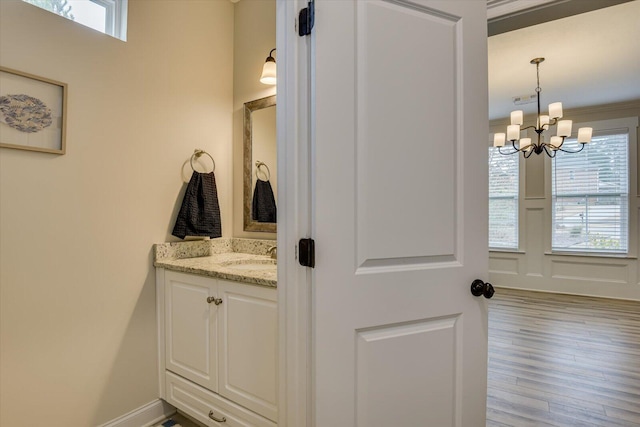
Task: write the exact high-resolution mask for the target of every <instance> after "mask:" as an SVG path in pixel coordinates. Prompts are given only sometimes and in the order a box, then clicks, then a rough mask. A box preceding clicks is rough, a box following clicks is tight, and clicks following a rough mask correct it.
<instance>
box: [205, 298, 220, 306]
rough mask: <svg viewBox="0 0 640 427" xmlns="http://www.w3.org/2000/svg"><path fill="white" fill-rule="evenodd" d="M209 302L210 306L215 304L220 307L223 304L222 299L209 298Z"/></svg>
mask: <svg viewBox="0 0 640 427" xmlns="http://www.w3.org/2000/svg"><path fill="white" fill-rule="evenodd" d="M207 302H208V303H209V304H211V303H214V304H215V305H220V304H222V298H216V297H207Z"/></svg>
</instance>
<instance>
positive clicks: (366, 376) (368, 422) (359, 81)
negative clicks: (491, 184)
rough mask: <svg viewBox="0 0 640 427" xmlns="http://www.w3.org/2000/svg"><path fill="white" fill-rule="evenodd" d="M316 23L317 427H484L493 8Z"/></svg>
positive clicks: (364, 6)
mask: <svg viewBox="0 0 640 427" xmlns="http://www.w3.org/2000/svg"><path fill="white" fill-rule="evenodd" d="M315 17H316V23H315V29H314V34H313V36H312V41H311V46H312V58H314V59H313V62H314V63H315V64H314V72H315V77H314V84H315V87H314V91H313V92H312V93H313V95H312V96H313V98H312V100H313V101H312V105H315V114H312V115H313V117H314V125H315V131H314V132H313V133H312V135H314V137H315V140H314V141H313V145H312V146H313V149H314V156H313V168H314V178H315V183H314V192H313V194H314V200H313V204H314V205H313V206H314V207H313V209H312V212H313V216H314V217H313V224H314V230H313V237H314V238H315V241H316V268H315V269H314V270H313V292H314V296H313V304H314V305H313V310H314V314H313V323H314V331H313V355H314V371H313V381H314V393H315V395H314V398H313V400H314V403H315V405H314V415H313V418H314V421H315V426H316V427H329V426H335V427H338V426H340V427H345V426H359V427H376V426H394V427H399V426H405V427H445V426H465V427H470V426H484V425H485V411H486V409H485V404H486V357H487V305H486V300H485V299H484V298H481V297H480V298H477V297H474V296H472V295H471V293H470V285H471V282H472V281H473V280H474V279H476V278H479V279H486V277H487V268H488V267H487V256H488V250H487V181H486V180H487V171H486V168H487V144H486V139H487V134H488V119H487V49H486V43H487V33H486V26H487V21H486V1H485V0H475V1H474V0H467V1H464V0H456V1H451V0H448V1H429V0H411V1H409V0H386V1H382V0H357V1H356V0H340V1H336V0H316V13H315ZM313 62H312V64H313Z"/></svg>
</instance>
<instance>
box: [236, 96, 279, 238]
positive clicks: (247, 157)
mask: <svg viewBox="0 0 640 427" xmlns="http://www.w3.org/2000/svg"><path fill="white" fill-rule="evenodd" d="M275 105H276V96H275V95H272V96H267V97H266V98H261V99H256V100H255V101H249V102H245V103H244V132H243V156H244V159H243V160H244V161H243V167H242V174H243V185H244V191H243V195H244V197H243V199H244V200H243V202H244V203H243V209H242V210H243V217H244V231H263V232H269V233H275V232H276V231H277V223H273V222H258V221H254V220H253V219H252V218H251V202H252V199H253V195H252V194H251V190H252V188H253V182H252V180H253V173H252V171H253V167H252V164H253V156H252V154H253V143H252V130H251V128H252V121H251V113H253V112H254V111H256V110H262V109H263V108H268V107H272V106H275Z"/></svg>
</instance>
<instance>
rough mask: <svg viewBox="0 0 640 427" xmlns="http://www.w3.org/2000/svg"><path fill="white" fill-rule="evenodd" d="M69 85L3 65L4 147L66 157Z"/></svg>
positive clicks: (0, 132) (0, 142)
mask: <svg viewBox="0 0 640 427" xmlns="http://www.w3.org/2000/svg"><path fill="white" fill-rule="evenodd" d="M66 122H67V84H66V83H62V82H58V81H55V80H51V79H47V78H45V77H40V76H35V75H33V74H29V73H25V72H22V71H17V70H13V69H11V68H6V67H2V66H0V147H2V148H14V149H18V150H28V151H39V152H43V153H52V154H65V152H66Z"/></svg>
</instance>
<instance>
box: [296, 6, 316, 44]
mask: <svg viewBox="0 0 640 427" xmlns="http://www.w3.org/2000/svg"><path fill="white" fill-rule="evenodd" d="M315 9H316V8H315V1H314V0H310V1H309V3H307V7H305V8H304V9H302V10H301V11H300V14H299V15H298V35H299V36H300V37H303V36H308V35H309V34H311V30H312V29H313V24H314V23H315V14H316V13H315V12H316V11H315Z"/></svg>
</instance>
